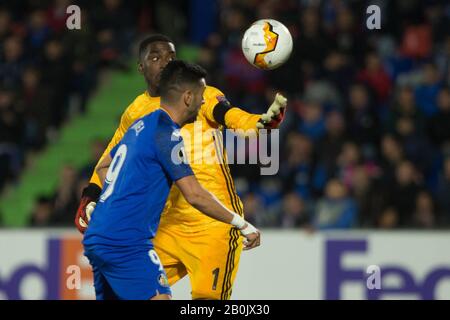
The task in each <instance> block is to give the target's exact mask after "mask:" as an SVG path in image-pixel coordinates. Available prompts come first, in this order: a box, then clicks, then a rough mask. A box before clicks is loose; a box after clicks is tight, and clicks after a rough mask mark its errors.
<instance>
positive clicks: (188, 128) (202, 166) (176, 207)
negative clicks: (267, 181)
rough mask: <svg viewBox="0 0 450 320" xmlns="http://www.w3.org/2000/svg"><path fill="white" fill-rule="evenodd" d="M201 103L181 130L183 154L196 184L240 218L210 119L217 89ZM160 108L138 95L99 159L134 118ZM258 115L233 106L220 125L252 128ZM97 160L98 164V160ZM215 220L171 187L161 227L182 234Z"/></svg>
mask: <svg viewBox="0 0 450 320" xmlns="http://www.w3.org/2000/svg"><path fill="white" fill-rule="evenodd" d="M204 99H205V103H204V104H203V105H202V106H201V108H200V111H199V114H198V117H197V119H196V121H195V122H194V123H191V124H187V125H185V126H184V127H183V128H182V130H181V135H182V136H183V140H184V148H185V154H186V155H188V159H189V162H190V165H191V167H192V170H193V171H194V173H195V176H196V177H197V179H198V181H199V182H200V184H201V185H202V186H203V187H204V188H205V189H207V190H208V191H210V192H211V193H213V194H214V195H215V196H216V197H217V198H218V199H219V200H220V201H221V202H222V203H223V204H224V205H225V206H227V207H228V208H229V209H230V210H232V211H234V212H236V213H239V214H240V215H243V207H242V202H241V200H240V199H239V197H238V195H237V194H236V190H235V187H234V183H233V179H232V177H231V174H230V169H229V167H228V164H227V157H226V152H225V150H224V147H223V138H222V135H221V134H220V132H221V129H223V128H222V125H220V124H219V123H217V122H216V120H215V119H214V115H213V112H214V108H215V106H216V105H217V104H218V103H220V102H223V101H224V100H226V99H225V96H224V94H223V93H222V92H221V91H220V90H218V89H217V88H214V87H211V86H207V87H206V90H205V93H204ZM158 108H160V98H159V97H151V96H150V95H149V94H148V92H147V91H145V93H143V94H141V95H139V96H138V97H137V98H136V99H135V100H134V101H133V102H132V103H131V104H130V105H129V106H128V108H127V109H126V110H125V112H124V113H123V115H122V117H121V119H120V124H119V127H118V128H117V130H116V132H115V133H114V136H113V138H112V139H111V141H110V143H109V144H108V147H107V148H106V150H105V152H104V153H103V155H102V158H103V157H104V156H105V155H106V154H108V153H109V152H110V151H111V149H112V148H114V146H115V145H117V144H118V143H119V142H120V140H121V139H122V137H123V136H124V134H125V132H126V131H127V130H128V128H129V127H130V126H131V124H132V123H133V122H134V121H136V120H137V119H139V118H141V117H143V116H145V115H147V114H149V113H151V112H153V111H155V110H157V109H158ZM259 119H260V115H255V114H250V113H247V112H245V111H243V110H241V109H239V108H237V107H232V108H231V109H230V110H228V112H226V114H225V117H224V122H225V125H226V127H227V128H230V129H242V130H249V129H256V122H257V121H258V120H259ZM102 158H101V159H102ZM101 159H100V160H99V162H100V161H101ZM91 183H95V184H97V185H98V186H100V187H101V186H102V184H103V182H101V181H100V179H99V177H98V175H97V174H96V173H95V171H94V174H93V175H92V177H91ZM212 222H216V220H214V219H212V218H209V217H208V216H206V215H204V214H202V213H201V212H199V211H198V210H196V209H195V208H193V207H192V206H191V205H190V204H189V203H188V202H187V201H186V200H185V199H184V197H183V195H182V194H181V192H180V190H179V189H178V188H177V187H176V186H175V185H173V186H172V189H171V191H170V194H169V198H168V200H167V203H166V206H165V208H164V211H163V214H162V217H161V224H162V225H165V224H167V223H169V224H177V225H179V226H180V227H181V228H185V231H192V232H195V231H197V230H200V229H204V228H207V227H208V224H209V223H212Z"/></svg>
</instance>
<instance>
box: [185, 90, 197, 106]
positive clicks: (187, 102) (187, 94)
mask: <svg viewBox="0 0 450 320" xmlns="http://www.w3.org/2000/svg"><path fill="white" fill-rule="evenodd" d="M183 97H184V104H185V105H186V106H188V107H189V106H190V105H191V104H192V100H193V99H194V95H193V93H192V91H191V90H186V91H185V92H184V94H183Z"/></svg>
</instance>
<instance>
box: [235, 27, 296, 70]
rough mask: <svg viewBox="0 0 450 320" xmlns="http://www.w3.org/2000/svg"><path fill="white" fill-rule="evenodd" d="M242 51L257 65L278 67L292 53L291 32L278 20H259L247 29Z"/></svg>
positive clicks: (264, 68)
mask: <svg viewBox="0 0 450 320" xmlns="http://www.w3.org/2000/svg"><path fill="white" fill-rule="evenodd" d="M242 52H243V53H244V56H245V58H246V59H247V61H248V62H250V63H251V64H252V65H254V66H255V67H257V68H259V69H263V70H272V69H276V68H278V67H279V66H281V65H282V64H283V63H285V62H286V61H287V59H289V56H290V55H291V52H292V36H291V33H290V32H289V30H288V28H286V27H285V25H284V24H282V23H281V22H279V21H277V20H273V19H262V20H258V21H256V22H255V23H253V24H252V25H251V26H250V28H248V29H247V31H245V33H244V37H243V38H242Z"/></svg>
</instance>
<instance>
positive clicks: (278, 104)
mask: <svg viewBox="0 0 450 320" xmlns="http://www.w3.org/2000/svg"><path fill="white" fill-rule="evenodd" d="M286 106H287V99H286V98H285V97H283V95H281V94H280V93H277V94H276V95H275V99H274V101H273V103H272V104H271V105H270V107H269V109H268V110H267V112H266V113H263V114H262V115H261V119H259V121H258V122H257V123H256V127H257V128H258V129H277V128H278V127H279V126H280V124H281V122H282V121H283V119H284V114H285V112H286Z"/></svg>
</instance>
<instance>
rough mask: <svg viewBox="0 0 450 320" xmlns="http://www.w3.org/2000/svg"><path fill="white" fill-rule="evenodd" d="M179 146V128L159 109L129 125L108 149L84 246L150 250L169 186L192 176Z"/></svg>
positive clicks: (180, 140)
mask: <svg viewBox="0 0 450 320" xmlns="http://www.w3.org/2000/svg"><path fill="white" fill-rule="evenodd" d="M182 143H183V141H182V137H181V135H180V127H179V126H178V125H177V124H176V123H175V122H173V121H172V119H171V118H170V117H169V115H168V114H167V113H166V112H165V111H164V110H161V109H158V110H156V111H154V112H152V113H150V114H148V115H146V116H144V117H143V118H141V119H139V120H137V121H136V122H135V123H134V124H133V125H132V126H130V128H129V129H128V131H127V132H126V133H125V135H124V137H123V138H122V140H121V142H120V143H119V144H118V145H116V146H115V147H114V148H113V149H112V150H111V157H112V162H111V165H110V167H109V168H108V172H107V174H106V179H105V182H104V185H103V191H102V193H101V195H100V199H99V201H98V203H97V206H96V208H95V210H94V212H93V214H92V218H91V221H90V223H89V227H88V228H87V230H86V233H85V236H84V240H83V244H84V245H87V246H89V245H111V246H139V245H151V242H150V239H152V238H153V237H154V236H155V233H156V230H157V228H158V225H159V220H160V216H161V212H162V210H163V208H164V205H165V203H166V200H167V197H168V195H169V191H170V187H171V185H172V183H173V182H174V181H176V180H178V179H181V178H183V177H186V176H189V175H193V174H194V173H193V172H192V170H191V167H190V166H189V164H187V163H185V161H184V159H183V151H182V150H183V148H182V146H183V145H182Z"/></svg>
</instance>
